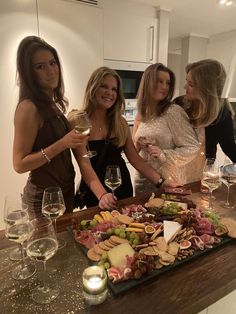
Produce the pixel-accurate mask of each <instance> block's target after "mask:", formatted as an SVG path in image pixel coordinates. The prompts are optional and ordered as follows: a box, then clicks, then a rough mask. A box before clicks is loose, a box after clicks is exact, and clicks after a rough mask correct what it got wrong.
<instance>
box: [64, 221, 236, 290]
mask: <svg viewBox="0 0 236 314" xmlns="http://www.w3.org/2000/svg"><path fill="white" fill-rule="evenodd" d="M68 231H69V233H70V234H71V235H72V236H73V238H74V240H75V243H76V244H77V245H76V246H77V247H78V248H79V249H80V250H81V251H82V252H83V253H84V254H85V255H87V251H88V249H87V248H86V247H85V246H83V245H81V244H80V243H79V242H77V241H76V239H75V237H74V233H73V230H72V228H71V227H68ZM233 240H234V239H232V238H230V237H227V236H226V237H223V238H222V241H221V242H220V243H219V244H214V245H213V247H212V248H209V249H205V250H203V251H201V250H198V251H195V252H194V254H193V255H192V256H188V257H187V258H186V259H184V260H181V261H178V260H176V261H175V262H174V264H172V265H169V266H163V267H162V268H161V269H156V270H153V271H152V272H151V274H150V275H146V274H145V275H143V276H142V277H141V278H140V279H129V280H126V281H122V282H118V283H115V284H114V283H113V282H112V281H111V280H109V279H108V286H109V288H110V290H111V291H112V292H113V294H114V295H118V294H121V293H123V292H125V291H127V290H129V289H131V288H134V287H137V286H138V285H140V284H143V283H145V282H147V281H150V280H152V279H154V278H156V277H158V276H160V275H162V274H163V273H165V272H167V271H169V270H172V269H174V268H176V267H178V266H179V265H182V264H185V263H188V262H191V261H192V260H193V259H196V258H198V257H200V256H202V255H205V254H207V253H209V252H211V251H213V250H216V249H218V248H220V247H222V246H223V245H225V244H226V243H228V242H230V241H233ZM91 264H96V263H94V262H92V261H91Z"/></svg>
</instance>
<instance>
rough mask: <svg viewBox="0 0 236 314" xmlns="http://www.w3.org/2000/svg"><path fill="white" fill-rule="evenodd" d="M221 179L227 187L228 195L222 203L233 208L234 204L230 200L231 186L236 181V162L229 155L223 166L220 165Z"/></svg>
mask: <svg viewBox="0 0 236 314" xmlns="http://www.w3.org/2000/svg"><path fill="white" fill-rule="evenodd" d="M220 174H221V181H222V183H223V184H224V185H226V187H227V197H226V201H225V202H221V205H222V206H223V207H225V208H233V207H234V204H233V203H230V201H229V193H230V187H231V186H232V185H234V184H235V183H236V163H233V162H232V161H231V160H230V159H229V158H228V157H226V158H225V161H224V164H223V166H221V167H220Z"/></svg>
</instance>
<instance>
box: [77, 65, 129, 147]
mask: <svg viewBox="0 0 236 314" xmlns="http://www.w3.org/2000/svg"><path fill="white" fill-rule="evenodd" d="M107 75H111V76H113V77H114V78H115V79H116V81H117V99H116V101H115V103H114V105H113V106H112V107H111V108H109V109H108V110H107V115H106V118H107V123H108V127H109V129H110V134H112V137H113V136H114V139H112V142H113V143H114V144H115V145H116V146H118V147H122V146H124V145H125V142H126V140H127V136H128V132H129V129H128V125H127V123H126V121H125V119H124V118H123V117H122V114H123V112H124V109H125V99H124V95H123V91H122V82H121V79H120V77H119V75H118V74H117V73H116V71H114V70H112V69H110V68H108V67H100V68H98V69H96V70H95V71H94V72H93V73H92V75H91V77H90V79H89V81H88V84H87V87H86V89H85V94H84V101H83V106H82V110H84V111H86V112H87V113H88V115H89V116H91V115H92V113H93V110H94V108H96V106H97V105H98V104H97V102H96V99H95V94H96V91H97V90H98V88H99V87H100V85H101V84H102V83H103V80H104V78H105V77H106V76H107Z"/></svg>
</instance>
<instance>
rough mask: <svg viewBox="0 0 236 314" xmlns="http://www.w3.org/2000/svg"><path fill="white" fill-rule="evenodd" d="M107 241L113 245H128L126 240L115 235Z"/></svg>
mask: <svg viewBox="0 0 236 314" xmlns="http://www.w3.org/2000/svg"><path fill="white" fill-rule="evenodd" d="M109 240H111V241H112V242H113V243H115V244H122V243H129V241H128V240H127V239H122V238H119V237H117V236H115V235H112V236H111V237H110V239H109Z"/></svg>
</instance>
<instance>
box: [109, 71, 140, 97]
mask: <svg viewBox="0 0 236 314" xmlns="http://www.w3.org/2000/svg"><path fill="white" fill-rule="evenodd" d="M115 70H116V72H117V73H118V74H119V76H120V78H121V81H122V88H123V92H124V97H125V99H135V98H136V96H137V92H138V87H139V84H140V81H141V78H142V75H143V71H134V70H118V69H115Z"/></svg>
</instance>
